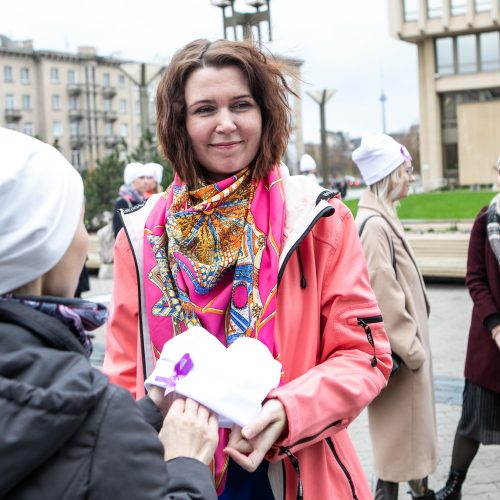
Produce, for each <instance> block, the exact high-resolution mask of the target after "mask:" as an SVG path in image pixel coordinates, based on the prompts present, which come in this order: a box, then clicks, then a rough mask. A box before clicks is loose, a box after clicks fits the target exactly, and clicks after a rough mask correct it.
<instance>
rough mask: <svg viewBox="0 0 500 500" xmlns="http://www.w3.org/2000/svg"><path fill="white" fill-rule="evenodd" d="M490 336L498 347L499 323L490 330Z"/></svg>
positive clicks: (499, 341)
mask: <svg viewBox="0 0 500 500" xmlns="http://www.w3.org/2000/svg"><path fill="white" fill-rule="evenodd" d="M491 336H492V337H493V340H494V341H495V343H496V344H497V347H498V348H499V349H500V325H497V326H495V328H493V330H491Z"/></svg>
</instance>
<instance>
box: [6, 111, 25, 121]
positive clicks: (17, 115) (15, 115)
mask: <svg viewBox="0 0 500 500" xmlns="http://www.w3.org/2000/svg"><path fill="white" fill-rule="evenodd" d="M22 116H23V114H22V113H21V110H20V109H14V108H7V109H6V110H5V121H6V122H7V123H12V122H17V121H19V120H20V119H21V117H22Z"/></svg>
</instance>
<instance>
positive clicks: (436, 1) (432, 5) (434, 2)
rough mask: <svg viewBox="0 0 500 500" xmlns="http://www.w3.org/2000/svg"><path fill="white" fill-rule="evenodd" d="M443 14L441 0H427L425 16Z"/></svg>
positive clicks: (433, 17)
mask: <svg viewBox="0 0 500 500" xmlns="http://www.w3.org/2000/svg"><path fill="white" fill-rule="evenodd" d="M442 15H443V0H427V18H428V19H436V18H439V17H442Z"/></svg>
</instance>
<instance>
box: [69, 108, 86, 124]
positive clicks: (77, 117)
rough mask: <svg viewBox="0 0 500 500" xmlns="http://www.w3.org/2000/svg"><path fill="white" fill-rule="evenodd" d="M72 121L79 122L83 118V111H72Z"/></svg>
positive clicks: (70, 112) (70, 111)
mask: <svg viewBox="0 0 500 500" xmlns="http://www.w3.org/2000/svg"><path fill="white" fill-rule="evenodd" d="M68 115H69V119H70V121H78V120H81V119H82V118H83V110H81V109H70V110H69V112H68Z"/></svg>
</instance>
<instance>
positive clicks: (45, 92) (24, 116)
mask: <svg viewBox="0 0 500 500" xmlns="http://www.w3.org/2000/svg"><path fill="white" fill-rule="evenodd" d="M126 63H127V62H126V61H121V60H119V59H115V58H110V57H101V56H99V55H97V53H96V50H95V49H94V48H93V47H80V48H79V49H78V53H77V54H70V53H62V52H53V51H46V50H34V49H33V44H32V42H31V41H28V42H14V41H12V40H10V39H8V38H7V37H4V36H1V35H0V126H3V127H8V128H10V129H13V130H17V131H19V132H23V133H25V134H28V135H32V136H35V137H38V138H40V139H41V140H43V141H44V142H47V143H49V144H52V145H54V146H56V147H57V148H58V149H59V150H60V151H61V152H62V153H63V154H64V156H65V157H66V158H67V159H68V160H69V161H70V162H71V163H72V164H73V165H74V166H75V167H76V168H78V169H84V168H87V167H89V166H92V165H94V164H95V161H96V160H97V159H98V158H102V157H104V156H106V155H107V154H109V153H110V152H111V151H112V150H113V148H114V147H115V146H116V145H117V144H118V142H119V141H120V140H121V139H124V140H125V141H126V142H127V144H128V145H129V147H131V148H134V147H135V146H136V145H137V144H138V142H139V140H140V138H141V136H142V129H141V103H140V92H139V86H138V85H137V84H136V83H135V82H134V81H133V80H132V79H131V78H129V76H128V75H127V73H126V72H125V71H124V70H123V69H122V65H124V64H126Z"/></svg>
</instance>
